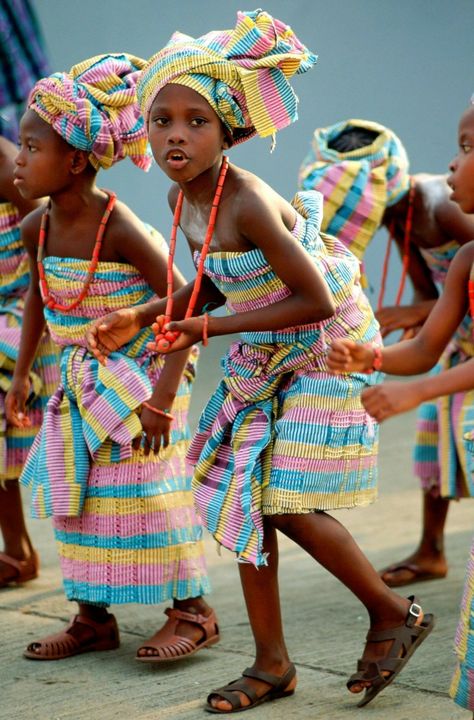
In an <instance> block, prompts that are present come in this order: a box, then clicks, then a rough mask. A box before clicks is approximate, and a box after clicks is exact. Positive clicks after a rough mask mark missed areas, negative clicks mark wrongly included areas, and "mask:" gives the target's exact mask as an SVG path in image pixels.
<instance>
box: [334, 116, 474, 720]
mask: <svg viewBox="0 0 474 720" xmlns="http://www.w3.org/2000/svg"><path fill="white" fill-rule="evenodd" d="M450 168H451V175H450V177H449V178H448V184H449V186H450V187H451V188H452V193H451V199H452V200H453V201H454V202H456V203H458V204H459V206H460V208H461V210H462V211H463V212H465V213H474V107H473V106H472V105H471V107H470V108H469V109H468V110H466V112H465V113H464V114H463V116H462V117H461V121H460V124H459V152H458V155H457V156H456V158H455V159H454V160H453V162H452V163H451V166H450ZM469 311H470V316H471V318H473V317H474V242H470V243H467V244H466V245H465V246H464V247H463V248H462V249H461V250H459V251H458V252H457V253H456V257H455V258H454V259H453V261H452V263H451V265H450V268H449V271H448V273H447V277H446V284H445V289H444V292H443V294H442V296H441V297H440V299H439V300H438V302H437V303H436V305H435V307H434V308H433V310H432V312H431V314H430V316H429V317H428V319H427V321H426V323H425V324H424V325H423V327H422V329H421V330H420V332H419V333H418V335H417V336H416V338H414V339H412V340H409V341H404V342H402V343H397V344H395V345H392V346H390V347H388V348H385V349H384V350H383V355H382V367H383V370H384V371H386V372H391V373H394V374H397V375H400V374H403V375H415V374H418V373H420V372H424V371H426V370H427V369H429V368H430V367H432V366H433V365H434V364H435V363H436V361H437V359H438V357H439V355H440V354H441V352H442V351H443V350H444V348H445V347H446V345H447V344H448V343H449V341H450V339H451V337H452V335H453V333H454V331H455V330H456V328H457V327H458V325H459V323H460V322H461V320H462V319H463V317H465V316H466V312H469ZM372 358H373V351H372V349H371V348H368V347H363V346H362V347H360V346H357V345H355V344H354V343H353V342H352V341H346V340H339V341H336V342H335V343H334V344H333V347H332V348H331V352H330V355H329V359H328V362H329V364H330V366H331V367H332V368H333V369H334V370H335V371H338V372H341V371H344V372H355V371H357V370H358V371H362V372H363V371H364V368H366V367H368V366H370V365H371V363H372ZM473 387H474V358H470V359H468V360H466V361H465V362H463V363H460V364H459V365H457V366H456V367H453V368H450V369H449V370H444V371H441V372H439V373H438V374H437V375H434V376H424V377H421V378H417V379H416V380H412V381H411V382H405V383H399V382H387V383H384V384H382V385H379V386H378V387H376V388H370V389H368V390H366V391H364V392H363V394H362V399H363V403H364V405H365V407H366V409H367V410H368V411H369V412H370V413H371V414H372V415H373V416H374V417H375V418H376V419H377V420H378V421H382V420H386V419H387V418H389V417H392V416H393V415H396V414H397V413H400V412H405V411H407V410H410V409H411V408H414V407H416V406H417V405H418V404H419V403H421V402H425V401H427V400H432V399H435V398H439V397H443V398H446V399H447V397H446V396H448V395H449V394H453V393H463V392H467V391H469V390H472V388H473ZM458 431H459V432H460V433H462V434H463V436H464V440H465V443H466V445H467V447H468V449H469V450H470V454H471V456H470V458H468V459H469V461H470V462H469V465H468V466H467V468H466V472H467V474H468V475H469V477H470V480H471V482H472V481H473V480H472V478H473V468H474V457H473V450H474V431H473V427H472V423H470V422H469V421H468V418H467V417H466V416H465V417H464V418H463V421H462V423H461V424H460V427H459V430H458ZM473 611H474V543H473V544H472V546H471V553H470V560H469V563H468V568H467V578H466V583H465V588H464V593H463V600H462V608H461V618H460V622H459V626H458V631H457V633H456V654H457V658H458V665H457V668H456V672H455V675H454V678H453V682H452V684H451V691H450V693H451V696H452V697H453V698H454V700H455V701H456V702H457V703H458V704H459V705H461V706H463V707H465V708H468V709H469V710H472V711H474V680H473V676H474V637H473V633H472V616H473Z"/></svg>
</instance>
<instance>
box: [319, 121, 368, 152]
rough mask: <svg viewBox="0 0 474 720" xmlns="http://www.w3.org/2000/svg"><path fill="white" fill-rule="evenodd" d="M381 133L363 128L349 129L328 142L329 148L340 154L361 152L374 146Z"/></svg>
mask: <svg viewBox="0 0 474 720" xmlns="http://www.w3.org/2000/svg"><path fill="white" fill-rule="evenodd" d="M379 134H380V133H378V132H376V131H375V130H369V129H368V128H363V127H352V126H350V127H347V128H345V129H344V130H343V131H342V132H340V133H339V135H337V136H336V137H335V138H332V139H331V140H329V142H328V148H330V149H331V150H335V151H336V152H340V153H347V152H351V151H352V150H359V149H360V148H363V147H366V146H367V145H372V143H373V142H374V140H375V138H377V137H378V136H379Z"/></svg>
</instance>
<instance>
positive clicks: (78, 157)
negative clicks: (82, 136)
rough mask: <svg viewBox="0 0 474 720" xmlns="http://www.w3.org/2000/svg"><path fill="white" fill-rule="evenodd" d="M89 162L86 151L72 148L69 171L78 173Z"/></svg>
mask: <svg viewBox="0 0 474 720" xmlns="http://www.w3.org/2000/svg"><path fill="white" fill-rule="evenodd" d="M88 164H89V158H88V153H86V152H85V151H84V150H74V152H73V153H72V156H71V172H72V173H73V174H74V175H79V173H81V172H83V171H84V170H85V168H86V167H87V166H88Z"/></svg>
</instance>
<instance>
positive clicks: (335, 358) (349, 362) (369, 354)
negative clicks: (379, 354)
mask: <svg viewBox="0 0 474 720" xmlns="http://www.w3.org/2000/svg"><path fill="white" fill-rule="evenodd" d="M373 361H374V349H373V347H372V346H371V345H359V344H357V343H356V342H354V340H349V338H344V339H340V340H333V341H332V344H331V348H330V350H329V353H328V368H329V369H330V370H332V372H339V373H347V372H362V373H363V372H368V371H369V370H371V369H372V363H373Z"/></svg>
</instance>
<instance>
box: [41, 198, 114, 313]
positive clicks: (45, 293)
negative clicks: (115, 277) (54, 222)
mask: <svg viewBox="0 0 474 720" xmlns="http://www.w3.org/2000/svg"><path fill="white" fill-rule="evenodd" d="M105 192H106V193H107V195H108V197H109V200H108V202H107V207H106V208H105V212H104V214H103V216H102V220H101V221H100V224H99V229H98V230H97V236H96V239H95V245H94V250H93V251H92V259H91V262H90V265H89V269H88V271H87V276H86V279H85V282H84V287H83V288H82V290H81V292H80V293H79V296H78V297H77V298H76V300H73V302H72V303H70V304H69V305H62V304H61V303H57V302H56V300H54V299H53V297H52V296H51V294H50V292H49V288H48V283H47V281H46V273H45V271H44V265H43V259H44V246H45V243H46V239H47V237H48V226H49V211H50V209H51V204H50V203H48V206H47V208H46V210H45V211H44V213H43V215H42V216H41V226H40V232H39V242H38V255H37V265H38V275H39V283H40V289H41V295H42V298H43V303H44V304H45V305H46V307H48V308H50V310H60V311H61V312H70V311H71V310H74V309H75V308H77V306H78V305H80V304H81V302H82V301H83V300H84V298H85V297H86V295H87V293H88V292H89V287H90V284H91V282H92V279H93V277H94V274H95V271H96V269H97V264H98V262H99V255H100V249H101V247H102V241H103V239H104V233H105V228H106V225H107V221H108V219H109V217H110V215H111V213H112V210H113V209H114V206H115V201H116V199H117V195H116V194H115V193H114V192H111V191H110V190H107V191H105Z"/></svg>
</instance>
